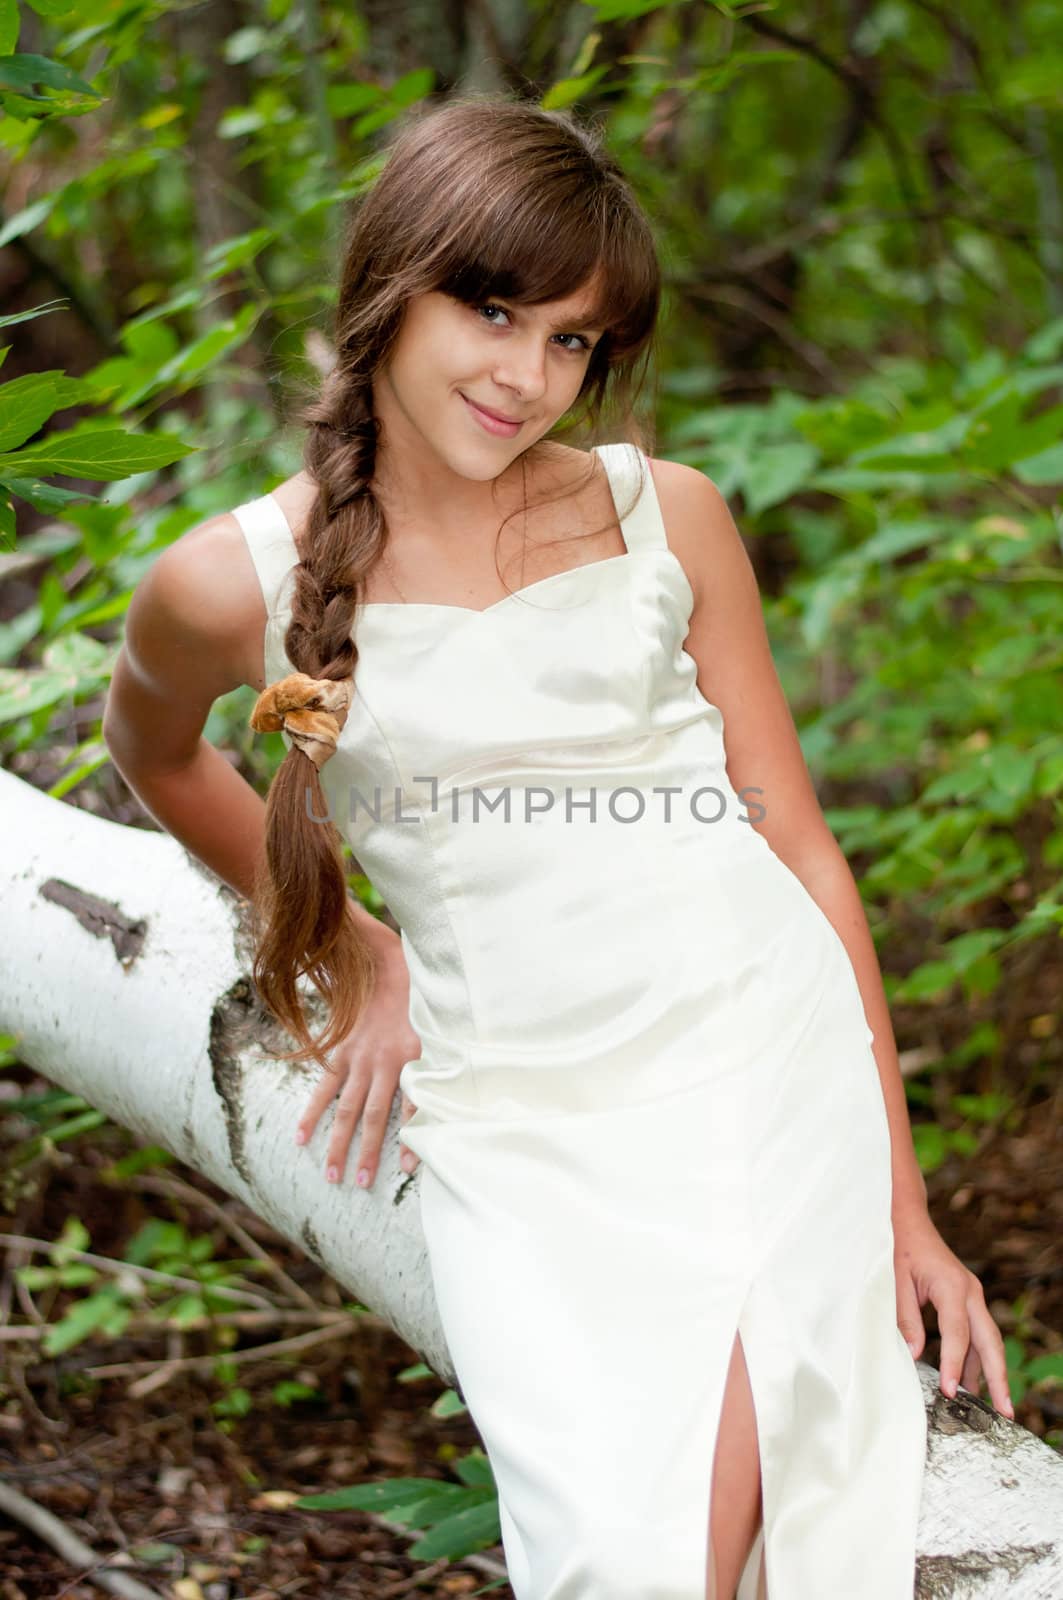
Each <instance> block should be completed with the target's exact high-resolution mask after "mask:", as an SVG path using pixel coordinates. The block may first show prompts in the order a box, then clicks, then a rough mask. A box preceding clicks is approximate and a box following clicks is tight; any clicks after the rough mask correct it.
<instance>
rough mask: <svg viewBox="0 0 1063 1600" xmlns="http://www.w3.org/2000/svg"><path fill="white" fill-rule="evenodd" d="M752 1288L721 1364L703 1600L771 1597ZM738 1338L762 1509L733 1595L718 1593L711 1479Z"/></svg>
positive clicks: (712, 1468) (751, 1285) (707, 1510)
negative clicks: (751, 1337)
mask: <svg viewBox="0 0 1063 1600" xmlns="http://www.w3.org/2000/svg"><path fill="white" fill-rule="evenodd" d="M754 1289H755V1281H754V1280H752V1279H751V1280H750V1282H749V1284H748V1285H747V1287H746V1292H745V1294H744V1296H743V1299H742V1303H741V1306H740V1308H739V1311H738V1314H737V1316H736V1317H735V1321H734V1330H733V1332H732V1335H731V1343H730V1345H729V1347H728V1352H727V1362H726V1365H725V1368H724V1374H725V1376H724V1384H723V1388H722V1390H721V1391H720V1403H719V1406H718V1407H717V1409H716V1426H715V1430H714V1433H713V1446H712V1450H711V1451H710V1453H709V1455H710V1460H709V1494H708V1497H707V1500H706V1502H705V1568H704V1583H703V1585H702V1593H703V1594H704V1596H705V1600H770V1596H769V1591H768V1587H767V1560H766V1553H765V1536H766V1517H767V1507H766V1500H765V1494H764V1448H763V1444H762V1440H761V1431H762V1422H761V1410H760V1405H761V1403H762V1402H760V1403H758V1398H757V1384H756V1381H755V1379H754V1374H753V1362H752V1361H751V1360H750V1355H749V1341H748V1339H747V1337H746V1332H745V1328H744V1327H743V1323H744V1322H745V1323H748V1322H749V1321H750V1320H751V1318H750V1317H747V1310H748V1308H749V1305H750V1300H751V1298H752V1296H753V1293H754ZM739 1341H741V1348H742V1356H743V1360H744V1361H745V1367H746V1374H747V1377H748V1382H749V1390H750V1395H751V1399H752V1407H753V1417H754V1425H755V1428H756V1435H757V1458H758V1463H759V1464H758V1474H759V1478H760V1505H761V1511H760V1516H759V1518H758V1520H757V1525H756V1528H755V1530H754V1533H753V1540H752V1544H751V1546H750V1549H749V1551H748V1552H747V1555H746V1559H745V1563H744V1565H743V1567H742V1571H741V1574H740V1575H739V1579H738V1584H737V1587H736V1589H735V1591H734V1594H733V1596H732V1595H730V1594H727V1595H724V1594H721V1593H720V1590H719V1586H718V1584H717V1581H716V1563H715V1557H714V1550H713V1543H712V1513H713V1504H712V1482H713V1479H714V1477H715V1474H716V1457H717V1454H718V1452H719V1447H720V1429H721V1427H722V1424H723V1408H724V1402H725V1400H726V1398H727V1388H728V1378H729V1375H730V1369H731V1361H732V1358H733V1356H734V1351H735V1346H736V1344H737V1343H738V1342H739Z"/></svg>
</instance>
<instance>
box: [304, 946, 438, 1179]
mask: <svg viewBox="0 0 1063 1600" xmlns="http://www.w3.org/2000/svg"><path fill="white" fill-rule="evenodd" d="M409 1005H410V973H409V968H408V967H407V965H406V957H405V956H404V954H403V953H402V946H401V944H400V942H399V940H398V939H397V938H396V940H395V947H394V950H393V951H389V952H388V953H387V954H385V955H382V956H380V957H379V964H378V967H377V975H376V981H375V983H374V985H373V990H372V993H371V994H370V996H369V1001H368V1003H367V1005H366V1008H365V1010H364V1011H363V1012H362V1015H361V1016H360V1017H359V1019H358V1022H357V1025H356V1026H355V1027H354V1028H352V1029H351V1032H350V1033H349V1034H348V1035H347V1037H346V1038H345V1039H343V1040H341V1042H340V1043H339V1044H338V1045H337V1046H336V1048H335V1050H334V1051H333V1052H332V1056H331V1063H332V1070H331V1071H329V1072H323V1073H322V1075H321V1079H320V1082H319V1083H318V1085H317V1087H316V1089H315V1090H314V1092H313V1094H312V1096H311V1098H310V1103H309V1105H308V1106H307V1108H306V1111H305V1112H304V1114H303V1116H302V1117H301V1118H300V1120H299V1123H298V1126H297V1128H296V1132H295V1142H296V1144H305V1143H306V1142H307V1141H308V1140H309V1138H310V1136H311V1134H312V1133H313V1131H314V1129H315V1128H316V1127H317V1124H318V1122H319V1120H320V1117H321V1113H322V1112H323V1111H324V1109H325V1107H326V1106H327V1105H329V1103H330V1102H331V1101H332V1100H333V1099H334V1098H335V1097H336V1095H339V1104H338V1106H337V1107H336V1116H335V1118H334V1120H333V1124H332V1133H331V1137H330V1138H329V1143H328V1152H327V1154H326V1157H325V1162H326V1175H327V1177H328V1180H329V1182H330V1183H342V1182H343V1175H344V1167H345V1165H346V1161H347V1153H348V1151H349V1149H350V1144H351V1138H352V1136H353V1134H354V1130H355V1128H356V1127H357V1125H358V1120H359V1118H361V1123H362V1138H361V1143H360V1145H359V1147H358V1166H357V1182H358V1184H359V1185H360V1186H361V1187H362V1188H365V1189H369V1188H372V1185H373V1180H374V1178H375V1177H376V1174H377V1168H378V1166H379V1163H380V1148H381V1145H382V1144H383V1142H384V1131H385V1129H386V1127H387V1124H388V1118H389V1116H390V1115H391V1106H392V1102H393V1100H394V1099H395V1089H396V1087H397V1085H398V1081H399V1074H400V1073H401V1071H402V1068H403V1066H404V1065H405V1063H406V1062H407V1061H416V1060H417V1059H418V1057H419V1056H420V1054H421V1041H420V1039H419V1038H418V1037H417V1035H416V1033H415V1032H414V1030H413V1029H412V1028H411V1027H410V1019H409ZM402 1105H403V1118H402V1120H403V1121H404V1122H405V1121H406V1120H407V1119H408V1117H409V1116H411V1115H412V1114H413V1111H414V1109H415V1108H414V1107H413V1105H412V1104H411V1102H410V1101H409V1100H407V1098H406V1096H405V1094H404V1095H403V1097H402ZM407 1106H409V1108H410V1109H409V1111H407V1110H406V1107H407ZM411 1154H412V1152H411ZM414 1164H416V1157H414ZM409 1170H411V1171H412V1168H410V1169H409Z"/></svg>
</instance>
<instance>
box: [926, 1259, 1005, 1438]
mask: <svg viewBox="0 0 1063 1600" xmlns="http://www.w3.org/2000/svg"><path fill="white" fill-rule="evenodd" d="M937 1313H938V1326H939V1327H940V1329H941V1373H940V1380H941V1383H940V1386H941V1392H942V1393H943V1394H946V1395H948V1396H950V1397H951V1398H954V1397H955V1394H956V1389H957V1385H958V1384H959V1383H960V1382H962V1383H963V1387H964V1388H965V1389H967V1390H968V1392H969V1393H971V1394H977V1393H978V1374H979V1371H980V1370H981V1371H984V1373H985V1377H986V1382H987V1384H988V1386H989V1398H990V1401H991V1403H992V1405H993V1407H994V1408H995V1409H996V1410H997V1411H999V1412H1000V1413H1001V1415H1002V1416H1005V1417H1010V1418H1012V1419H1014V1416H1015V1408H1014V1406H1013V1405H1012V1403H1011V1391H1010V1389H1009V1386H1008V1365H1007V1357H1006V1355H1005V1351H1004V1341H1003V1339H1002V1338H1001V1335H1000V1331H999V1329H998V1328H997V1325H996V1323H995V1322H994V1321H993V1318H992V1316H991V1315H990V1313H989V1310H988V1307H987V1306H986V1303H985V1294H984V1292H983V1289H982V1285H981V1284H980V1283H979V1281H978V1279H977V1278H976V1277H975V1276H974V1274H973V1273H970V1274H968V1276H967V1278H966V1279H965V1280H964V1281H963V1282H962V1283H960V1282H956V1283H950V1285H949V1287H948V1289H947V1290H945V1291H944V1292H943V1293H942V1295H941V1301H940V1304H938V1306H937Z"/></svg>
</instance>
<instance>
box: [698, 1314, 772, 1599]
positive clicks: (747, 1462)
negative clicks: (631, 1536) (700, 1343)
mask: <svg viewBox="0 0 1063 1600" xmlns="http://www.w3.org/2000/svg"><path fill="white" fill-rule="evenodd" d="M762 1516H763V1501H762V1497H761V1483H760V1446H759V1442H758V1439H757V1418H756V1411H755V1410H754V1407H753V1391H752V1389H751V1387H750V1383H749V1372H748V1370H747V1368H746V1358H745V1352H744V1351H743V1349H742V1340H741V1338H740V1336H739V1335H738V1334H737V1333H736V1334H735V1338H734V1344H733V1346H732V1348H731V1364H730V1367H729V1368H728V1372H727V1383H726V1386H725V1389H724V1396H723V1407H722V1410H721V1414H720V1426H719V1431H718V1434H717V1439H716V1455H715V1459H714V1462H713V1470H712V1508H711V1513H710V1518H709V1548H708V1552H707V1571H706V1588H705V1600H734V1596H735V1589H736V1587H737V1585H738V1580H739V1578H740V1577H741V1575H742V1569H743V1567H744V1566H745V1564H746V1559H747V1557H748V1556H749V1552H750V1550H751V1549H752V1546H753V1541H754V1539H755V1538H756V1535H757V1530H758V1529H759V1527H760V1523H761V1518H762Z"/></svg>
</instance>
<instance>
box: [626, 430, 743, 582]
mask: <svg viewBox="0 0 1063 1600" xmlns="http://www.w3.org/2000/svg"><path fill="white" fill-rule="evenodd" d="M648 459H649V462H650V470H651V472H652V474H653V482H654V487H655V488H656V490H657V499H658V501H659V503H660V507H661V517H662V520H663V522H664V526H665V531H666V534H667V538H668V546H669V549H670V550H671V551H672V553H673V555H675V557H676V559H677V560H678V561H679V562H680V564H681V566H682V568H683V571H684V572H685V573H686V576H687V581H688V582H689V584H690V587H691V589H692V590H693V593H694V603H695V610H698V609H699V608H700V606H701V604H702V602H703V601H704V600H705V599H706V598H707V597H708V595H709V593H710V592H712V593H715V594H717V595H718V594H720V593H721V586H722V583H723V582H724V581H725V580H726V578H727V575H728V573H729V574H730V575H731V577H732V578H736V579H737V581H738V582H739V583H748V578H749V577H750V576H752V564H751V562H750V560H749V556H748V553H747V551H746V547H745V543H744V542H743V539H742V536H741V534H740V533H739V531H738V528H737V527H736V525H735V520H734V517H733V516H732V515H731V509H730V507H729V506H728V504H727V500H726V498H725V497H724V495H723V494H722V493H721V492H720V490H719V489H718V488H717V486H716V484H715V483H713V481H712V479H711V478H710V477H708V475H707V474H706V473H704V472H701V471H699V470H698V468H697V467H690V466H687V465H686V463H685V462H682V461H666V460H664V459H662V458H658V457H656V456H653V457H650V458H648Z"/></svg>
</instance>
